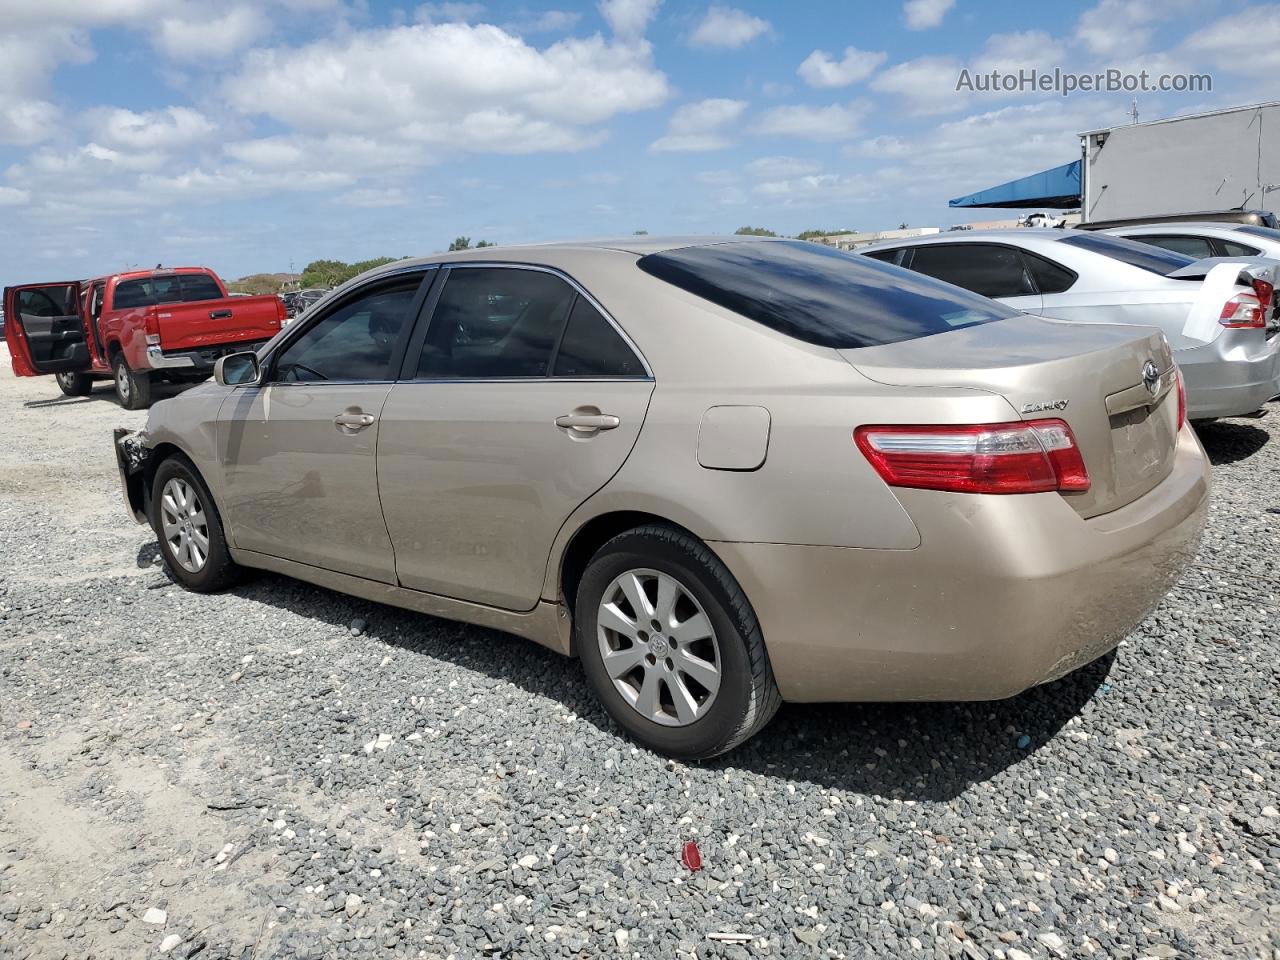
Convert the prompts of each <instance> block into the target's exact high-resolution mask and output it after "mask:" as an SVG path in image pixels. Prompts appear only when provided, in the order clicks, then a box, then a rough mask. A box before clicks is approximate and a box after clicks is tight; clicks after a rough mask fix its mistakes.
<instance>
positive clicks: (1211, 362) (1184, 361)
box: [1173, 330, 1280, 420]
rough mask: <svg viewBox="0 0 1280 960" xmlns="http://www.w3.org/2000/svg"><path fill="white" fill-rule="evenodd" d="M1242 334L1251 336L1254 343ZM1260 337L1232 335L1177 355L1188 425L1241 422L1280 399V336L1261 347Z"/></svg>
mask: <svg viewBox="0 0 1280 960" xmlns="http://www.w3.org/2000/svg"><path fill="white" fill-rule="evenodd" d="M1241 334H1245V335H1252V337H1251V340H1252V341H1253V342H1250V340H1246V338H1245V337H1243V336H1240V335H1241ZM1259 334H1260V331H1258V330H1229V331H1227V332H1225V333H1223V334H1222V335H1221V336H1220V337H1219V338H1218V339H1217V340H1215V341H1214V342H1213V343H1206V344H1204V345H1203V346H1199V347H1193V348H1191V349H1189V350H1177V351H1174V355H1173V357H1174V360H1176V361H1177V364H1178V366H1179V367H1180V368H1181V369H1182V374H1183V378H1184V379H1185V382H1186V385H1187V416H1188V417H1189V418H1190V419H1192V420H1205V419H1209V418H1211V417H1238V416H1242V415H1243V414H1246V413H1252V412H1253V411H1255V410H1257V409H1258V408H1259V407H1261V406H1262V405H1263V404H1264V403H1266V402H1267V401H1268V400H1270V399H1271V398H1272V397H1274V396H1276V394H1280V335H1275V336H1272V338H1271V339H1270V340H1266V341H1260V340H1259V336H1258V335H1259Z"/></svg>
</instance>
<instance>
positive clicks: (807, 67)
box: [796, 47, 888, 87]
mask: <svg viewBox="0 0 1280 960" xmlns="http://www.w3.org/2000/svg"><path fill="white" fill-rule="evenodd" d="M887 57H888V54H886V53H880V52H873V51H870V50H859V49H858V48H857V47H845V48H844V57H843V59H840V60H835V59H833V58H832V56H831V54H829V53H827V52H826V51H825V50H815V51H813V53H811V54H809V56H808V57H806V58H805V60H804V62H803V63H802V64H800V68H799V69H798V70H797V71H796V73H798V74H800V77H801V79H803V80H804V82H805V83H807V84H809V86H811V87H847V86H849V85H850V84H854V83H857V82H858V81H860V80H865V79H866V78H867V77H869V76H871V74H872V73H874V72H875V69H876V67H878V66H880V64H882V63H884V61H885V60H886V59H887Z"/></svg>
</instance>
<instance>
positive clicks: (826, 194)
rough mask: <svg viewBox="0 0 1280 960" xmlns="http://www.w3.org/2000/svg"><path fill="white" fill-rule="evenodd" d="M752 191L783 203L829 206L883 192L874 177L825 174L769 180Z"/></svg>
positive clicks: (774, 201) (865, 198) (758, 195)
mask: <svg viewBox="0 0 1280 960" xmlns="http://www.w3.org/2000/svg"><path fill="white" fill-rule="evenodd" d="M752 192H753V193H754V194H755V195H756V196H757V197H762V198H764V199H766V200H768V201H771V202H773V203H775V204H778V205H781V206H796V207H827V206H829V205H831V204H833V203H851V202H856V201H864V200H869V199H871V198H872V197H874V196H876V195H877V194H878V193H879V192H880V186H879V185H878V184H877V183H876V181H875V179H874V178H872V177H865V176H860V175H845V174H838V173H822V174H812V175H809V176H803V177H792V178H790V179H786V180H766V181H764V182H763V183H758V184H756V185H755V188H754V189H753V191H752Z"/></svg>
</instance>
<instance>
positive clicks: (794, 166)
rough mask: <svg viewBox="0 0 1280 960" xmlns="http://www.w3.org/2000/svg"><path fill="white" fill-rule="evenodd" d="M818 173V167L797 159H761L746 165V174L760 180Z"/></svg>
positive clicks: (809, 161) (812, 163)
mask: <svg viewBox="0 0 1280 960" xmlns="http://www.w3.org/2000/svg"><path fill="white" fill-rule="evenodd" d="M817 172H818V165H817V164H816V163H814V162H813V161H811V160H802V159H800V158H799V157H761V158H760V159H759V160H752V161H751V162H750V163H748V164H747V173H749V174H751V176H753V177H758V178H760V179H762V180H782V179H786V178H788V177H803V176H807V175H808V174H811V173H817Z"/></svg>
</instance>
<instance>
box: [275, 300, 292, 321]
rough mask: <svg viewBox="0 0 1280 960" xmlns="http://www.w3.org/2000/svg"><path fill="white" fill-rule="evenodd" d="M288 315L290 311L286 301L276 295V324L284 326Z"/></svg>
mask: <svg viewBox="0 0 1280 960" xmlns="http://www.w3.org/2000/svg"><path fill="white" fill-rule="evenodd" d="M288 316H289V314H288V311H286V310H285V308H284V301H283V300H281V299H280V298H279V297H276V326H277V327H282V326H284V321H285V319H286V318H287V317H288Z"/></svg>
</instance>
